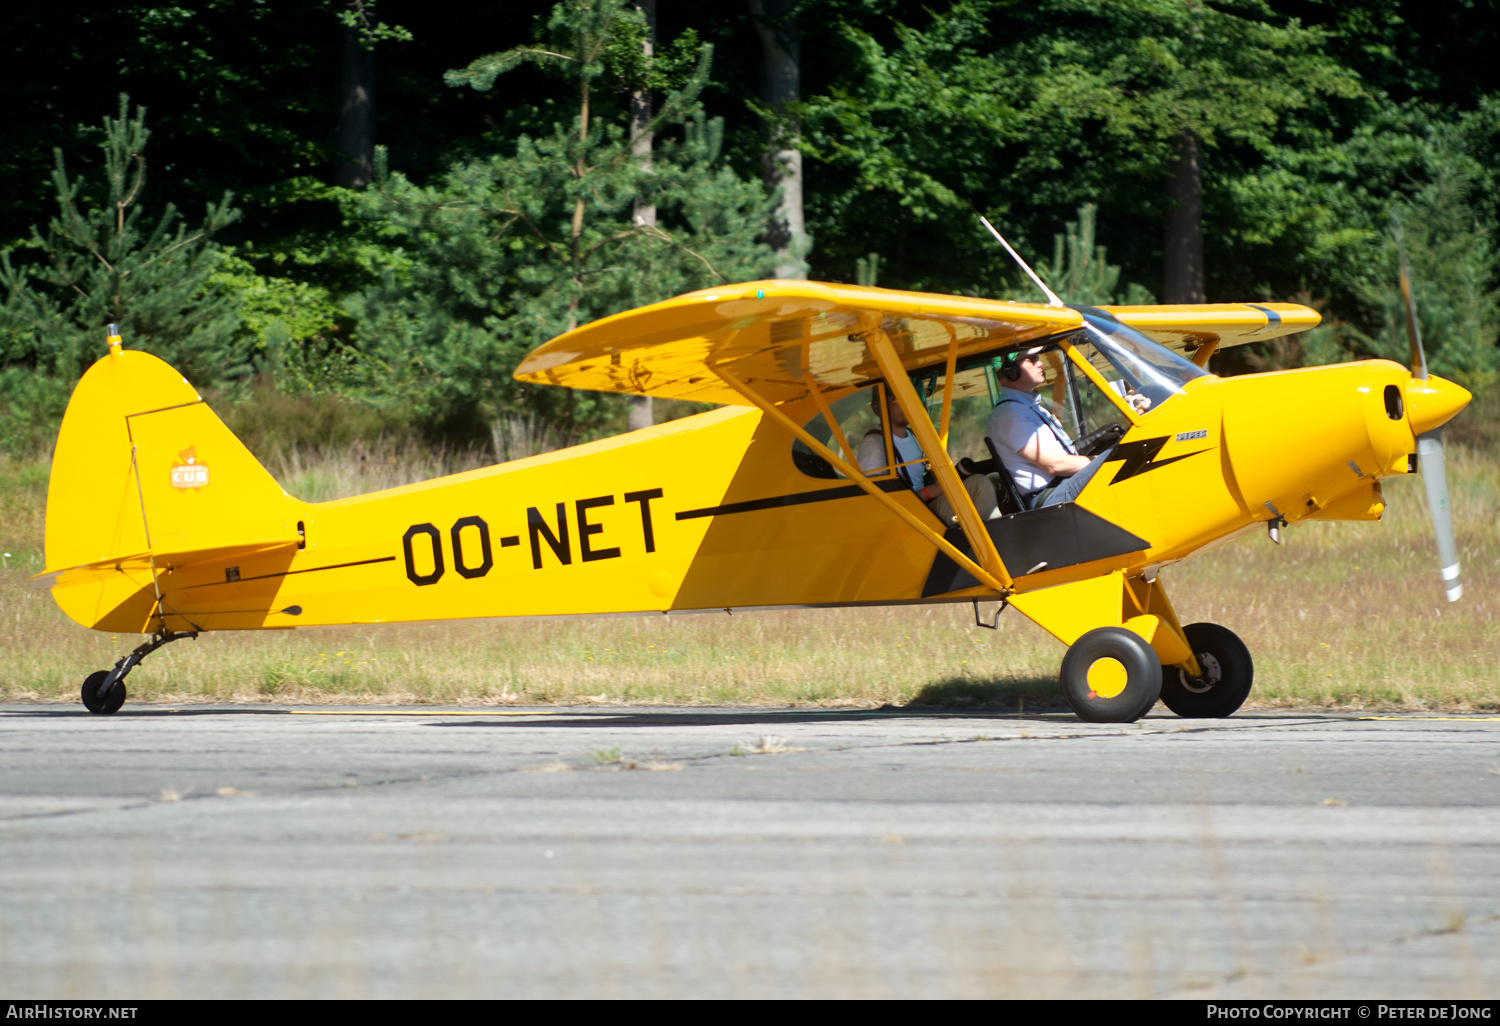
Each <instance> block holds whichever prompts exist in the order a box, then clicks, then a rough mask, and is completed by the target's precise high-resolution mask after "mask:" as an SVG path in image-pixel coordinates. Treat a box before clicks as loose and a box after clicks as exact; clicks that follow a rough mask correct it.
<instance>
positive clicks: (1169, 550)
mask: <svg viewBox="0 0 1500 1026" xmlns="http://www.w3.org/2000/svg"><path fill="white" fill-rule="evenodd" d="M1392 389H1394V390H1395V393H1396V395H1397V397H1398V398H1399V404H1395V403H1393V402H1392V399H1391V396H1390V394H1389V393H1390V390H1392ZM1466 400H1467V393H1464V392H1463V390H1462V389H1458V388H1457V386H1453V385H1450V384H1449V383H1447V382H1444V381H1442V380H1441V379H1436V378H1434V379H1429V380H1428V381H1427V382H1421V383H1417V382H1413V380H1412V377H1411V375H1410V374H1409V373H1408V372H1407V371H1406V370H1405V369H1403V368H1402V367H1400V366H1398V365H1397V364H1394V363H1390V362H1387V361H1380V360H1373V361H1367V362H1363V363H1355V364H1345V365H1339V366H1333V367H1322V368H1314V369H1308V370H1299V371H1287V372H1280V373H1273V374H1260V375H1252V376H1247V377H1239V378H1233V379H1219V378H1212V377H1205V378H1200V379H1197V380H1194V381H1191V382H1189V383H1188V385H1187V386H1186V388H1185V389H1184V391H1183V392H1182V394H1180V395H1178V396H1176V397H1174V398H1172V399H1171V400H1169V401H1167V402H1165V403H1163V404H1162V405H1161V407H1160V408H1159V409H1157V410H1154V411H1152V412H1151V413H1149V414H1147V415H1145V416H1143V417H1138V418H1133V419H1134V421H1135V422H1134V423H1133V426H1132V427H1131V429H1130V430H1129V432H1128V433H1127V434H1126V435H1125V436H1124V438H1123V439H1122V441H1121V444H1120V446H1119V447H1118V448H1117V449H1116V453H1124V455H1123V456H1117V457H1116V458H1115V459H1114V460H1112V461H1111V462H1109V463H1106V464H1105V466H1104V468H1103V469H1102V470H1101V471H1100V472H1099V473H1098V474H1097V475H1096V476H1095V478H1094V479H1093V480H1092V481H1091V482H1090V484H1089V485H1088V487H1087V488H1085V489H1084V491H1083V493H1082V495H1081V497H1080V498H1079V500H1078V502H1077V504H1076V506H1077V508H1078V510H1080V511H1083V512H1082V513H1078V514H1073V513H1070V514H1068V515H1069V516H1075V517H1076V518H1078V519H1077V522H1076V523H1074V522H1072V521H1070V522H1069V524H1063V525H1061V526H1057V525H1058V524H1059V523H1060V522H1058V521H1056V520H1055V517H1056V516H1057V514H1055V513H1050V514H1046V516H1048V517H1053V518H1054V519H1053V520H1046V519H1043V518H1039V514H1044V512H1045V511H1039V510H1038V511H1031V512H1028V513H1022V514H1019V515H1017V516H1014V517H1008V518H1005V519H1003V520H1000V521H994V522H992V523H991V525H990V528H991V530H990V533H991V535H992V536H993V537H994V538H995V540H996V544H997V546H998V547H999V551H1000V553H1001V555H1002V557H1004V558H1005V561H1006V568H1007V570H1008V571H1009V573H1010V575H1011V576H1012V577H1014V578H1015V579H1016V590H1017V595H1016V596H1015V597H1014V598H1013V604H1015V605H1016V606H1017V607H1018V608H1020V609H1021V610H1022V611H1023V612H1025V613H1027V614H1028V615H1031V616H1033V618H1035V619H1037V620H1038V621H1039V622H1041V623H1042V625H1043V626H1044V627H1045V628H1047V629H1048V630H1049V631H1051V632H1052V633H1054V634H1055V635H1057V636H1058V637H1059V638H1062V639H1063V640H1065V641H1068V640H1071V638H1073V637H1076V636H1078V634H1080V633H1082V631H1083V630H1087V629H1090V628H1091V627H1094V626H1099V625H1100V622H1101V621H1102V622H1108V623H1114V624H1120V623H1125V624H1126V626H1134V628H1135V629H1137V630H1139V631H1140V632H1141V633H1142V634H1143V635H1144V636H1146V637H1147V639H1148V640H1149V641H1151V642H1152V644H1153V645H1155V646H1156V647H1157V650H1158V652H1159V653H1160V654H1161V655H1162V659H1163V661H1164V662H1173V661H1176V660H1177V659H1181V658H1184V653H1185V649H1182V650H1181V651H1179V649H1181V646H1180V645H1178V644H1176V642H1175V641H1174V640H1173V639H1174V638H1178V639H1180V635H1181V632H1180V629H1178V627H1177V624H1176V620H1175V616H1174V615H1173V614H1172V613H1171V610H1170V607H1169V606H1166V605H1165V597H1164V596H1161V595H1160V594H1159V589H1157V586H1156V585H1154V583H1151V582H1154V581H1155V579H1156V572H1155V571H1156V569H1157V568H1159V567H1160V566H1161V565H1163V564H1168V563H1172V562H1175V561H1178V560H1181V559H1184V558H1187V557H1189V556H1191V555H1193V554H1195V553H1197V552H1201V551H1203V550H1205V549H1207V548H1209V547H1212V546H1214V545H1216V544H1219V543H1221V542H1223V541H1225V540H1227V539H1230V538H1233V537H1235V536H1237V535H1239V534H1241V533H1243V532H1245V531H1247V530H1250V529H1254V528H1255V527H1257V525H1260V524H1263V523H1264V522H1266V521H1268V520H1272V519H1275V518H1284V519H1285V520H1286V521H1288V522H1292V523H1295V522H1297V521H1300V520H1304V519H1309V518H1313V519H1375V518H1378V517H1379V515H1380V511H1381V508H1382V506H1381V496H1380V484H1379V481H1380V479H1381V478H1382V477H1385V476H1388V475H1391V474H1400V473H1407V472H1409V462H1408V458H1409V455H1410V454H1411V453H1413V452H1414V451H1415V441H1414V436H1415V434H1416V433H1418V432H1420V431H1423V430H1427V429H1429V428H1430V427H1433V426H1436V425H1437V424H1441V423H1442V422H1443V421H1444V420H1446V419H1448V417H1450V416H1452V414H1453V413H1454V412H1456V410H1457V409H1458V408H1460V407H1461V406H1462V405H1463V403H1464V402H1465V401H1466ZM782 408H783V409H784V410H785V412H786V413H787V414H788V416H789V417H790V418H791V419H792V420H793V421H796V422H797V423H802V422H805V421H807V420H809V419H811V418H813V417H814V416H816V415H817V413H818V408H817V406H816V405H815V404H814V403H813V402H812V401H811V400H810V399H809V400H806V401H805V402H803V403H802V404H800V405H799V404H797V403H795V402H794V403H789V404H786V405H785V406H783V407H782ZM792 443H793V437H792V435H791V434H790V433H789V432H788V431H787V430H786V429H785V428H784V427H782V426H780V425H778V424H777V423H776V422H775V421H774V420H773V419H771V418H770V417H768V416H767V415H766V414H764V413H762V412H761V411H760V410H757V409H749V408H740V407H733V408H725V409H720V410H717V411H714V412H710V413H706V414H702V415H699V416H695V417H689V418H685V419H682V420H678V421H672V422H670V423H666V424H662V425H658V426H656V427H653V428H648V429H645V430H642V431H637V432H633V433H630V434H626V435H621V436H619V437H615V438H610V439H606V440H603V441H598V442H593V443H590V444H587V445H582V446H578V447H576V448H573V449H568V450H565V451H561V452H554V453H549V454H546V455H541V456H535V457H531V458H528V459H522V460H516V461H513V462H510V463H505V464H501V465H499V466H495V467H491V468H488V469H485V470H479V471H473V472H470V473H465V474H459V475H454V476H451V477H446V478H441V479H438V480H434V481H428V482H425V483H422V484H418V485H411V486H408V487H403V488H396V489H391V490H388V491H384V492H378V493H374V494H371V495H364V496H359V497H356V498H350V499H341V500H337V501H333V502H324V503H305V502H302V501H300V500H297V499H295V498H293V497H291V496H288V495H286V494H285V493H284V492H282V491H281V490H280V489H279V487H277V486H276V485H275V484H274V482H272V481H271V479H270V478H269V476H268V475H266V474H265V472H264V471H263V470H261V469H260V467H259V465H258V464H256V463H255V461H254V460H253V458H251V457H250V455H249V454H248V452H246V451H245V450H244V449H243V447H242V446H240V443H239V442H238V441H237V440H236V439H234V437H233V436H232V435H231V434H230V433H229V431H228V430H227V429H226V428H224V426H223V425H222V423H220V422H219V421H218V419H217V418H216V417H214V416H213V414H212V413H211V412H209V411H208V409H207V407H206V406H204V405H203V404H202V402H201V400H200V399H199V398H198V397H197V395H196V394H195V393H194V392H193V391H192V389H191V387H190V386H188V385H187V383H186V382H184V381H182V380H181V378H180V377H178V376H177V375H176V374H175V372H173V371H171V370H170V368H167V367H166V365H165V364H162V363H161V362H160V361H158V360H155V358H153V357H150V356H147V355H145V354H142V353H136V352H125V353H118V354H116V355H113V356H110V357H106V358H105V359H104V360H101V361H100V363H99V365H96V367H95V368H94V369H92V370H91V371H90V372H89V374H88V375H87V376H86V377H85V379H84V381H83V382H82V383H80V385H79V389H78V392H77V393H76V394H75V398H74V401H73V403H72V404H71V405H70V407H69V412H68V417H67V420H66V421H65V423H64V427H63V431H62V434H61V436H60V439H59V442H58V450H57V457H56V466H55V469H54V477H53V485H52V492H51V493H50V495H49V505H48V521H47V563H48V567H49V568H53V569H54V570H55V571H59V572H58V573H57V576H56V577H55V578H54V579H53V581H52V583H53V593H54V595H55V596H56V598H57V601H58V602H59V604H60V605H61V606H62V608H63V609H64V610H66V611H67V613H68V614H69V615H70V616H71V617H73V618H74V619H75V620H77V621H78V622H79V623H82V624H84V625H86V626H89V627H94V628H98V629H101V630H110V631H121V632H126V631H129V632H149V631H154V630H159V629H161V628H162V627H163V626H165V627H166V628H168V629H170V630H173V631H185V630H195V629H197V630H230V629H236V630H242V629H255V628H287V627H297V626H308V625H313V624H345V623H377V622H385V621H398V620H407V621H410V620H439V619H449V618H459V617H504V616H555V615H567V614H600V613H626V612H649V611H671V610H692V609H722V608H735V607H760V606H787V605H824V604H855V603H900V602H914V601H947V600H954V599H960V598H970V597H980V596H984V595H993V594H994V591H993V590H992V589H991V588H988V587H984V586H980V585H978V584H977V582H974V581H973V579H972V578H969V579H968V583H967V584H965V583H964V579H963V577H964V575H963V574H962V573H947V572H946V571H944V569H943V566H942V561H943V560H946V559H947V557H946V556H942V555H940V554H939V553H938V551H937V549H936V547H935V546H934V544H933V543H932V541H930V540H929V539H927V538H925V537H923V536H922V535H920V534H919V533H918V532H916V531H915V530H912V529H911V528H909V527H907V526H906V525H904V524H902V523H901V522H900V521H899V520H897V519H896V518H895V517H893V516H892V515H891V513H890V511H888V510H887V509H886V508H884V507H883V506H882V504H881V503H880V502H879V501H877V499H876V498H875V497H873V496H871V495H868V494H866V493H865V492H863V491H861V490H860V489H859V488H858V487H856V486H854V485H851V484H850V483H849V482H847V481H839V480H827V479H819V478H812V477H808V476H806V475H805V474H804V473H803V472H802V471H801V470H799V469H798V467H797V466H796V465H795V464H794V463H793V460H792ZM188 452H191V454H192V455H191V461H189V459H188V457H185V456H184V455H183V454H184V453H188ZM975 455H976V456H979V455H982V454H975ZM191 468H207V469H206V470H202V469H199V470H193V469H191ZM195 475H196V476H195ZM892 494H893V495H894V497H895V498H896V500H897V501H898V502H900V503H902V504H903V505H904V506H906V507H907V508H908V509H909V510H910V512H911V513H913V514H914V515H916V516H918V517H921V518H925V520H926V521H929V522H930V523H931V525H932V528H933V529H934V530H935V531H942V530H943V527H944V525H939V524H938V523H937V521H936V519H935V518H934V517H933V516H932V514H931V513H930V512H928V510H927V508H926V506H925V505H924V504H923V503H922V502H921V501H920V500H918V499H917V498H916V497H915V496H914V495H913V494H912V493H911V492H910V491H909V490H906V489H902V488H900V487H899V486H893V487H892ZM1088 515H1091V516H1092V517H1093V518H1097V520H1098V521H1100V522H1102V523H1103V524H1104V525H1105V526H1104V527H1102V528H1101V527H1099V526H1098V525H1097V524H1095V523H1094V521H1093V520H1087V522H1085V519H1086V517H1087V516H1088ZM1028 518H1029V519H1028ZM1068 531H1073V532H1074V533H1075V534H1076V536H1077V537H1076V538H1075V537H1074V535H1071V534H1067V532H1068ZM1028 532H1029V533H1028ZM1059 532H1061V533H1059ZM948 534H949V536H950V537H952V538H955V539H961V533H960V532H958V531H957V530H956V529H952V530H950V531H949V532H948ZM148 535H149V537H148ZM1130 536H1133V539H1134V540H1128V539H1129V538H1130ZM1021 538H1025V539H1029V540H1025V541H1024V542H1022V541H1017V540H1016V539H1021ZM1122 538H1125V539H1127V540H1125V541H1122V540H1121V539H1122ZM1122 545H1123V546H1125V547H1124V548H1122V547H1121V546H1122ZM1091 546H1092V547H1091ZM1037 553H1041V558H1038V559H1035V560H1034V561H1033V558H1032V557H1033V556H1034V555H1036V554H1037ZM1021 562H1024V563H1025V564H1026V565H1019V563H1021ZM1036 562H1045V563H1046V564H1047V565H1046V566H1045V567H1044V568H1042V569H1040V570H1037V571H1036V572H1034V573H1030V574H1028V573H1027V571H1028V570H1030V569H1032V567H1033V566H1035V563H1036ZM105 564H108V565H105ZM65 568H74V569H65ZM153 569H154V571H155V575H156V583H155V584H154V585H153V581H152V572H153ZM1100 581H1103V582H1106V583H1105V584H1104V585H1102V586H1101V585H1100V584H1099V582H1100ZM1060 585H1066V586H1068V587H1063V588H1059V587H1057V586H1060ZM157 588H159V589H160V608H161V609H163V610H165V611H166V615H165V623H163V619H162V618H160V617H159V615H158V613H157V612H156V610H157V594H156V590H157ZM1101 588H1102V589H1103V590H1101ZM1111 588H1112V589H1113V590H1112V591H1110V590H1109V589H1111ZM935 589H936V590H935ZM1075 591H1076V595H1077V598H1076V599H1075V598H1072V597H1070V596H1073V595H1074V594H1075ZM1122 592H1123V594H1124V600H1123V603H1122V599H1121V595H1122ZM1141 616H1147V617H1148V618H1149V617H1150V616H1155V617H1156V620H1153V621H1149V622H1145V621H1142V622H1136V623H1133V622H1132V618H1133V617H1134V618H1136V619H1138V618H1139V617H1141ZM1142 623H1144V626H1142ZM1162 623H1165V624H1166V625H1168V626H1169V627H1170V628H1171V629H1170V630H1166V631H1161V630H1160V627H1159V625H1160V624H1162ZM1174 656H1175V657H1176V659H1174V658H1173V657H1174Z"/></svg>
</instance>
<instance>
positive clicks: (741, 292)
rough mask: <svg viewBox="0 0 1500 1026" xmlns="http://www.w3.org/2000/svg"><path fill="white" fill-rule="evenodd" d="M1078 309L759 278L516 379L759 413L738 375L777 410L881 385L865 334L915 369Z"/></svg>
mask: <svg viewBox="0 0 1500 1026" xmlns="http://www.w3.org/2000/svg"><path fill="white" fill-rule="evenodd" d="M1082 323H1083V318H1082V317H1081V316H1080V315H1079V314H1078V312H1077V311H1075V310H1069V309H1066V308H1059V307H1048V306H1043V305H1040V304H1036V303H1008V302H1003V301H1000V300H994V299H970V298H968V297H966V296H939V295H928V294H924V293H920V292H896V291H892V290H888V289H873V288H861V287H858V286H855V285H827V284H823V283H821V282H810V281H757V282H749V283H746V284H743V285H727V286H724V287H723V288H718V289H705V290H703V291H701V292H691V293H688V294H687V295H685V296H678V297H677V298H675V299H669V300H666V301H665V302H662V303H656V304H653V305H652V306H646V307H642V308H640V309H639V310H631V311H628V312H626V313H622V314H616V315H615V316H613V317H606V318H604V319H603V320H599V321H595V322H593V323H592V324H587V325H584V326H583V327H581V328H579V329H577V330H576V331H570V332H568V333H567V334H566V335H561V336H559V337H557V338H555V339H553V340H552V341H551V342H548V343H547V344H546V345H544V346H542V347H541V348H540V349H537V350H535V351H533V352H532V353H531V354H530V355H529V356H527V357H526V359H525V360H523V361H522V362H521V366H520V367H519V368H517V370H516V378H517V379H518V380H520V381H528V382H532V383H534V384H538V385H546V384H550V385H566V386H567V387H569V388H584V389H590V390H593V391H597V392H628V393H632V394H635V395H650V396H659V397H661V398H666V399H693V400H697V401H700V402H711V403H725V404H734V405H740V406H744V405H748V403H747V401H746V399H745V397H744V396H743V395H741V394H740V393H739V392H737V391H736V390H734V389H733V388H731V387H730V386H729V385H727V384H725V383H724V382H723V381H721V380H720V379H719V377H718V374H717V369H718V368H723V369H725V370H727V371H730V372H731V373H732V374H733V375H734V376H735V377H737V378H739V379H740V380H741V381H743V382H744V383H745V384H747V385H750V386H752V387H753V388H754V389H755V391H756V392H757V393H758V394H759V395H762V396H764V397H765V398H766V399H767V400H769V401H770V402H773V403H781V402H784V401H786V400H789V399H800V398H803V397H805V396H806V395H807V384H806V378H808V377H810V378H811V379H812V380H813V381H814V382H816V383H817V384H818V386H819V387H820V388H821V389H823V390H824V391H829V390H833V389H838V388H843V387H847V386H857V385H862V384H864V383H866V382H868V381H871V380H874V379H876V378H879V377H881V374H880V371H879V370H878V369H877V368H876V366H875V359H874V357H873V356H872V355H871V353H870V351H869V348H868V347H867V346H866V344H865V342H864V340H863V338H862V336H861V333H862V332H864V331H868V330H870V329H872V328H875V327H881V328H883V329H884V330H885V331H886V332H887V333H888V334H889V335H890V336H891V339H892V340H893V341H894V342H895V344H896V348H897V352H898V353H899V354H900V356H901V360H902V363H903V364H905V365H906V367H907V368H908V369H909V370H915V369H917V368H918V367H922V366H926V365H927V364H931V363H939V362H942V361H943V360H945V359H946V358H947V354H948V346H949V343H950V342H951V341H952V340H953V339H954V338H957V339H958V340H959V350H958V351H959V356H960V357H963V356H966V355H968V354H969V353H971V352H980V351H983V350H986V349H994V348H996V347H997V346H1004V345H1010V344H1014V343H1019V342H1025V341H1028V340H1030V339H1034V338H1040V337H1042V336H1045V335H1052V334H1055V333H1057V332H1059V331H1066V330H1068V329H1069V328H1076V327H1078V326H1079V325H1081V324H1082Z"/></svg>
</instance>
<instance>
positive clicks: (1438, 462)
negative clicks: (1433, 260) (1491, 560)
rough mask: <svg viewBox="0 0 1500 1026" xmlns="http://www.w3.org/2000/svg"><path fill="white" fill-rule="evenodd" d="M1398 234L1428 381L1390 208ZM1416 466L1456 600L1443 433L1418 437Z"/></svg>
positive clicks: (1416, 367) (1418, 370)
mask: <svg viewBox="0 0 1500 1026" xmlns="http://www.w3.org/2000/svg"><path fill="white" fill-rule="evenodd" d="M1391 222H1392V226H1393V228H1394V230H1395V235H1396V252H1397V254H1398V255H1399V256H1400V258H1401V301H1402V303H1403V304H1405V306H1406V337H1407V341H1408V342H1409V343H1410V345H1411V376H1412V378H1413V379H1414V380H1416V381H1426V380H1427V353H1426V352H1425V351H1424V350H1423V348H1422V330H1421V329H1420V328H1419V327H1418V326H1417V304H1416V301H1415V300H1414V299H1412V295H1411V271H1410V269H1409V268H1408V266H1407V263H1406V239H1405V234H1404V232H1403V231H1402V229H1401V216H1400V214H1399V213H1398V212H1397V211H1394V210H1392V211H1391ZM1417 467H1418V469H1419V470H1420V471H1421V474H1422V487H1423V488H1425V489H1426V490H1427V508H1428V511H1429V513H1430V514H1431V515H1432V535H1433V537H1434V538H1435V539H1436V540H1437V547H1438V568H1439V569H1438V573H1439V574H1441V575H1442V578H1443V590H1444V592H1445V593H1446V594H1447V596H1448V601H1449V602H1457V601H1458V600H1459V599H1460V598H1461V597H1462V596H1463V593H1464V586H1463V582H1462V581H1460V580H1459V577H1458V546H1457V545H1456V544H1454V541H1453V510H1452V508H1451V507H1450V506H1449V505H1448V461H1447V460H1446V459H1445V458H1444V457H1443V433H1442V430H1441V429H1440V428H1439V429H1435V430H1432V431H1425V432H1423V433H1422V434H1420V435H1418V436H1417Z"/></svg>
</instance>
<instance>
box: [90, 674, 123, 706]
mask: <svg viewBox="0 0 1500 1026" xmlns="http://www.w3.org/2000/svg"><path fill="white" fill-rule="evenodd" d="M108 676H109V671H107V670H95V671H94V672H93V673H91V674H89V675H88V676H87V677H85V678H84V681H83V705H84V708H86V709H87V710H88V711H89V712H91V713H98V714H99V715H101V716H108V715H109V714H110V713H116V712H119V711H120V706H122V705H124V704H125V682H124V681H123V680H117V681H115V683H114V686H113V687H111V688H110V689H109V690H108V691H107V692H105V693H104V694H102V695H101V694H99V685H100V684H103V683H104V678H106V677H108Z"/></svg>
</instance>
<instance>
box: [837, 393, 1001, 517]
mask: <svg viewBox="0 0 1500 1026" xmlns="http://www.w3.org/2000/svg"><path fill="white" fill-rule="evenodd" d="M880 393H881V390H880V389H878V388H877V389H875V390H874V391H873V393H872V394H871V396H870V406H871V408H872V409H874V411H875V415H876V416H877V417H878V416H880ZM886 420H887V423H889V424H890V426H891V448H892V449H893V450H894V451H895V454H896V462H897V463H905V464H907V465H906V466H904V467H898V468H897V469H896V473H897V474H898V475H900V477H901V479H902V480H903V481H905V482H906V483H907V484H908V485H910V486H911V490H912V491H914V492H916V493H917V498H919V499H921V500H922V501H923V502H924V503H926V504H927V508H928V509H930V510H932V513H933V515H934V516H936V517H937V518H938V519H939V520H940V521H942V522H943V523H944V524H952V523H956V522H957V521H958V517H957V516H956V515H955V514H954V512H953V504H952V503H951V502H949V501H948V497H947V496H946V495H944V494H943V490H942V489H941V488H939V487H938V486H937V485H936V484H928V483H927V475H926V474H924V473H923V466H924V463H925V461H926V459H927V454H926V453H924V452H923V451H922V446H921V444H920V443H919V442H918V441H917V438H916V436H915V435H914V434H912V433H911V432H910V431H908V430H907V428H908V427H909V426H910V422H909V421H907V419H906V413H905V412H904V411H903V410H902V409H901V406H900V405H899V404H898V403H897V402H896V401H895V400H894V399H891V398H887V400H886ZM858 459H859V469H860V470H863V471H864V472H865V473H867V474H868V473H870V472H871V471H876V470H883V469H884V468H885V467H887V466H889V464H888V463H887V462H886V458H885V437H884V434H883V432H882V431H881V430H880V428H878V427H877V428H871V429H870V430H869V431H867V432H865V437H864V439H863V440H862V441H861V442H860V443H859V454H858ZM964 489H965V490H966V491H967V492H968V493H969V498H970V499H971V500H972V501H973V503H974V508H975V509H976V510H978V511H979V516H980V518H981V519H983V520H995V519H997V518H998V517H999V516H1000V506H999V503H998V502H997V500H996V498H995V486H994V485H993V484H992V483H990V479H989V478H987V477H985V476H984V475H983V474H973V475H970V476H969V477H967V478H965V479H964Z"/></svg>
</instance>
